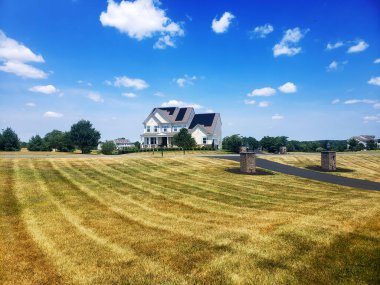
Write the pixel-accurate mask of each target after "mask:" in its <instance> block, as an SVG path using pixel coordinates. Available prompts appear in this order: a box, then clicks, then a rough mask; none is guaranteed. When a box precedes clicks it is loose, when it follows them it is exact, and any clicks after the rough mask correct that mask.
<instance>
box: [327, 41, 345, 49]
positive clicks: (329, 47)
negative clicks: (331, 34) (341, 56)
mask: <svg viewBox="0 0 380 285" xmlns="http://www.w3.org/2000/svg"><path fill="white" fill-rule="evenodd" d="M341 46H343V42H341V41H339V42H336V43H335V44H332V43H328V44H327V46H326V50H332V49H336V48H339V47H341Z"/></svg>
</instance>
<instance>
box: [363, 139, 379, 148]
mask: <svg viewBox="0 0 380 285" xmlns="http://www.w3.org/2000/svg"><path fill="white" fill-rule="evenodd" d="M366 149H367V150H374V149H377V144H376V142H375V141H374V140H369V141H368V142H367V147H366Z"/></svg>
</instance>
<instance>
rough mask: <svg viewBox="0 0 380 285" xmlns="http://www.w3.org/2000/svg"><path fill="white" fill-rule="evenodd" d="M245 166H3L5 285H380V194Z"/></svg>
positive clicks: (0, 221) (1, 277) (97, 162)
mask: <svg viewBox="0 0 380 285" xmlns="http://www.w3.org/2000/svg"><path fill="white" fill-rule="evenodd" d="M236 168H238V164H237V163H235V162H232V161H224V160H217V159H209V158H197V157H171V158H160V157H149V158H120V157H119V158H112V157H111V158H104V159H97V158H95V157H94V158H91V157H90V158H39V159H36V158H35V159H31V158H24V159H22V158H12V159H6V158H3V159H0V177H1V180H0V181H1V182H0V226H1V231H0V237H1V239H0V253H1V255H0V283H1V284H60V283H62V284H63V283H65V284H67V283H72V284H290V283H291V284H296V283H299V284H316V283H320V284H338V283H341V284H343V283H345V284H347V283H348V284H374V283H379V282H380V279H379V275H378V272H379V264H380V193H378V192H371V191H363V190H357V189H352V188H348V187H341V186H335V185H329V184H326V183H319V182H313V181H309V180H306V179H301V178H296V177H292V176H286V175H282V174H273V175H254V176H251V175H240V174H234V173H233V172H231V171H228V170H229V169H236Z"/></svg>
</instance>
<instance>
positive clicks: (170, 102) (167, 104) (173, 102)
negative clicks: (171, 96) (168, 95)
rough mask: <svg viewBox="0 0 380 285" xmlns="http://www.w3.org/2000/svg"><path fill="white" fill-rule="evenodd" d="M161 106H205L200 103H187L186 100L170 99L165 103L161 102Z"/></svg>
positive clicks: (198, 107)
mask: <svg viewBox="0 0 380 285" xmlns="http://www.w3.org/2000/svg"><path fill="white" fill-rule="evenodd" d="M161 107H193V108H194V109H201V108H203V107H202V106H201V105H199V104H194V103H186V102H183V101H177V100H169V101H168V102H164V103H162V104H161Z"/></svg>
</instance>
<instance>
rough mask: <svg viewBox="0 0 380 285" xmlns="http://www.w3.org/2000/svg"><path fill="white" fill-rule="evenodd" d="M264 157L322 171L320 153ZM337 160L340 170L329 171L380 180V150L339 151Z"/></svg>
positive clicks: (347, 175) (351, 176)
mask: <svg viewBox="0 0 380 285" xmlns="http://www.w3.org/2000/svg"><path fill="white" fill-rule="evenodd" d="M262 158H265V159H268V160H272V161H275V162H279V163H283V164H288V165H291V166H296V167H302V168H307V169H311V170H317V171H318V170H319V171H320V169H318V168H319V167H320V165H321V156H320V155H319V154H318V155H316V154H311V155H305V154H301V155H293V154H290V155H266V156H262ZM336 162H337V163H336V166H337V170H338V171H336V172H329V173H331V174H334V175H340V176H345V177H350V178H357V179H366V180H370V181H375V182H380V152H377V151H374V152H368V153H363V152H360V153H352V154H351V153H337V155H336Z"/></svg>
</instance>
